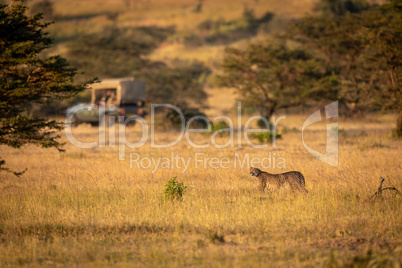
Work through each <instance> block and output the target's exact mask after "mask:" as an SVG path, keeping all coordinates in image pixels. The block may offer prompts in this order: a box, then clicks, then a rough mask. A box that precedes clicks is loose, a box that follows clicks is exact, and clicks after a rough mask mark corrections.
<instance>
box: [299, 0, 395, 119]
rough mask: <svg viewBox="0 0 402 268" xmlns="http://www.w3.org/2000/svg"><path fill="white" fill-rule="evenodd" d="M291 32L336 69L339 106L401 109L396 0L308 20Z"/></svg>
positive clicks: (361, 108) (357, 108)
mask: <svg viewBox="0 0 402 268" xmlns="http://www.w3.org/2000/svg"><path fill="white" fill-rule="evenodd" d="M324 2H325V1H324ZM295 29H296V31H295V32H293V35H294V36H297V37H298V38H299V40H303V41H304V43H305V44H307V45H309V46H310V48H312V49H314V50H317V51H320V53H321V54H322V55H324V57H325V59H326V63H327V65H329V66H331V67H332V68H333V69H334V70H336V74H337V75H338V77H339V79H340V80H341V84H342V86H341V87H339V88H338V93H337V94H336V95H337V98H338V99H339V100H340V102H341V103H344V104H345V105H346V106H348V107H353V108H354V110H355V111H356V110H365V109H377V110H383V111H395V112H400V111H401V110H402V93H401V80H402V79H401V77H402V76H401V74H402V71H401V64H402V4H401V3H400V1H396V0H391V1H389V2H388V3H387V4H384V5H382V6H379V7H372V8H370V9H368V10H365V11H362V12H360V13H353V14H352V13H349V12H346V13H340V14H336V16H331V17H328V16H317V17H308V18H305V19H302V20H301V21H299V22H297V24H296V28H295ZM300 37H302V38H300Z"/></svg>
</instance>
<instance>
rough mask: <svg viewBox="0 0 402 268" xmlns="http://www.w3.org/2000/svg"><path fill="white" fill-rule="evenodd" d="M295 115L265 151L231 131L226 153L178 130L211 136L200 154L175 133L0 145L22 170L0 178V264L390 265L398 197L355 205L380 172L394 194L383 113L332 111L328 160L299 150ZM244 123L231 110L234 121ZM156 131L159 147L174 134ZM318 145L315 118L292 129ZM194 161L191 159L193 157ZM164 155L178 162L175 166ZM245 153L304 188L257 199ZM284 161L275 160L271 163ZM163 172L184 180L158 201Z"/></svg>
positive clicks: (394, 258) (299, 119) (320, 131)
mask: <svg viewBox="0 0 402 268" xmlns="http://www.w3.org/2000/svg"><path fill="white" fill-rule="evenodd" d="M307 116H308V115H306V116H288V117H287V118H286V119H285V120H283V121H281V123H280V125H279V130H280V131H281V132H282V133H283V138H282V139H280V140H278V141H277V145H276V146H275V147H274V146H273V145H270V146H269V147H268V148H265V149H256V148H251V147H250V146H248V145H247V144H246V141H245V140H244V139H242V140H241V146H238V144H237V139H236V138H237V136H236V135H235V146H234V147H228V148H224V149H218V148H215V147H213V146H212V144H211V136H210V135H205V134H193V135H190V138H191V139H192V141H193V142H195V143H198V144H211V146H210V147H209V148H206V149H196V148H193V147H192V146H190V145H189V143H188V142H187V141H185V139H184V140H183V141H182V142H180V143H179V144H177V145H176V146H174V147H172V148H165V149H155V148H151V146H150V142H149V141H148V142H147V143H146V144H145V145H144V146H142V147H141V148H137V149H130V148H126V153H125V156H126V159H125V160H121V161H119V159H118V147H117V146H118V144H116V148H110V147H109V146H108V145H106V147H105V148H93V149H80V148H76V147H74V146H72V145H71V144H70V143H69V142H67V144H66V146H65V148H66V150H67V151H66V152H65V153H61V154H60V153H58V152H56V151H55V150H45V149H38V148H37V147H33V146H27V147H24V148H23V149H21V150H13V149H9V148H7V147H1V152H2V157H4V158H5V159H6V160H7V162H8V166H9V167H10V168H13V169H15V170H21V169H24V168H25V167H26V168H28V170H27V172H26V173H25V174H24V175H23V176H21V177H20V178H17V177H15V176H13V175H11V174H7V173H1V180H0V265H2V266H4V265H15V264H27V265H30V266H31V265H39V264H66V265H72V264H73V265H74V264H81V265H82V264H87V265H94V266H96V265H99V264H115V263H117V264H128V263H130V264H136V265H138V266H149V265H159V266H166V265H168V266H183V265H209V264H211V265H212V266H230V265H239V266H250V265H254V266H257V265H264V266H265V265H267V266H278V265H290V266H312V265H327V264H330V263H337V264H338V265H341V264H347V263H351V262H353V261H356V262H357V261H359V260H360V259H361V261H364V260H371V261H373V262H376V263H379V264H381V263H382V262H385V263H386V264H388V265H389V266H390V265H392V264H395V263H399V264H400V263H401V261H402V259H401V258H402V249H401V242H402V237H401V231H402V230H401V229H402V224H401V223H402V218H401V204H402V198H401V197H400V196H394V195H393V194H391V193H388V194H387V195H386V196H385V197H384V199H383V200H377V201H375V202H367V199H368V198H369V197H370V196H371V195H372V194H373V193H374V192H375V191H376V189H377V187H378V184H379V180H380V177H384V178H385V179H386V180H385V186H395V187H397V188H398V189H400V190H401V189H402V178H401V161H400V159H401V149H402V148H401V147H402V145H401V142H400V141H397V140H393V139H392V138H391V134H390V128H391V127H393V124H394V121H395V116H382V117H378V116H369V117H368V118H366V119H364V120H360V121H349V120H343V119H340V120H339V129H340V136H339V138H340V141H339V155H340V159H339V160H340V161H339V166H338V167H336V168H333V167H330V166H328V165H326V164H324V163H322V162H320V161H319V160H317V159H316V158H314V157H313V156H311V155H310V154H309V153H308V152H307V151H306V150H305V149H304V147H303V144H302V141H301V126H302V123H303V121H304V120H305V119H306V118H307ZM232 118H233V120H234V121H235V128H236V127H237V123H236V120H237V119H236V116H235V115H233V117H232ZM246 120H247V117H246V116H243V117H242V124H243V125H244V123H245V121H246ZM157 129H158V130H157V132H156V135H155V136H156V142H157V143H158V144H162V143H168V142H169V141H172V140H174V139H175V138H176V137H177V136H178V133H177V132H175V131H170V130H164V131H162V130H161V128H157ZM73 131H74V133H75V134H76V136H75V137H76V138H77V139H78V140H80V141H85V142H89V141H96V140H97V135H98V133H97V129H96V128H91V127H89V126H85V125H83V126H79V127H77V128H75V129H74V130H73ZM128 131H129V133H127V137H128V139H129V140H131V141H135V140H138V139H139V138H138V137H139V136H140V134H141V129H140V128H139V126H135V127H132V128H130V129H129V130H128ZM228 138H229V136H222V137H218V138H217V142H218V143H219V144H224V143H226V142H227V140H228ZM63 140H65V141H67V140H66V139H65V137H63ZM325 140H326V136H325V124H324V123H322V124H317V125H312V126H311V128H310V129H309V130H308V131H307V132H306V133H305V142H306V144H308V145H309V146H310V147H312V148H314V149H316V150H319V151H325ZM252 141H253V142H254V143H257V141H256V140H252ZM130 153H136V154H138V155H139V156H140V158H141V159H143V158H147V157H149V158H150V159H154V160H157V159H159V158H169V159H170V160H173V162H172V164H173V165H172V166H170V167H165V168H159V169H155V170H154V165H150V167H149V168H144V167H142V168H141V167H140V168H138V167H137V164H136V163H135V161H133V163H132V164H133V165H132V167H131V168H130ZM270 153H271V154H270ZM196 155H198V159H201V160H202V161H200V162H198V163H196V162H195V158H196V157H197V156H196ZM136 156H137V155H136ZM172 156H173V157H175V156H178V158H183V159H185V160H186V161H187V160H188V159H190V164H189V166H188V168H187V169H186V170H184V167H183V165H182V164H180V162H175V159H174V158H172ZM247 156H249V157H250V159H252V158H257V159H263V158H266V159H267V158H269V157H270V158H271V160H270V161H271V165H272V168H267V169H266V170H267V171H270V172H273V173H277V172H284V171H290V170H298V171H301V172H302V173H303V174H304V176H305V178H306V187H307V189H308V191H309V194H308V195H306V196H305V195H297V196H292V195H290V194H287V193H286V192H277V193H263V194H262V193H259V192H258V191H257V190H256V186H257V183H256V181H255V180H254V179H253V178H252V177H251V176H250V175H249V173H248V169H249V166H248V163H247V162H245V164H244V165H242V162H243V161H244V159H247ZM213 157H217V158H219V159H223V158H228V159H229V164H227V165H224V166H223V167H219V165H218V168H215V167H216V164H211V162H210V161H211V160H208V159H207V158H210V159H212V158H213ZM132 159H136V157H132ZM239 159H240V160H239ZM170 160H169V161H170ZM208 161H209V162H208ZM266 161H268V160H266ZM274 161H275V163H274ZM283 161H284V163H285V166H283V165H278V162H283ZM267 163H268V162H265V165H267ZM143 164H145V165H147V162H146V161H144V162H143ZM204 164H206V166H205V167H204ZM196 165H197V167H196ZM153 171H155V172H153ZM172 177H177V179H178V181H180V182H183V183H184V185H186V186H187V187H188V188H187V192H186V193H185V195H184V199H183V201H181V202H179V201H177V202H170V201H167V200H164V199H163V189H164V185H165V183H166V182H167V181H168V180H170V179H171V178H172ZM354 258H360V259H354Z"/></svg>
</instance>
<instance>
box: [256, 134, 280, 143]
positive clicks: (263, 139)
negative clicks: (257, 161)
mask: <svg viewBox="0 0 402 268" xmlns="http://www.w3.org/2000/svg"><path fill="white" fill-rule="evenodd" d="M251 137H252V138H253V139H257V140H258V141H259V142H260V143H271V142H273V140H274V139H280V138H282V135H281V134H278V133H275V134H274V133H273V132H259V133H253V134H251Z"/></svg>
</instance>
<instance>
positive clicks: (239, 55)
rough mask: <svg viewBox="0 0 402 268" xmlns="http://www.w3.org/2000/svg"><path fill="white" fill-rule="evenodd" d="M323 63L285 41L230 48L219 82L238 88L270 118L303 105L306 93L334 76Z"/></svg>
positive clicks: (221, 66) (225, 56) (218, 78)
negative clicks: (279, 110)
mask: <svg viewBox="0 0 402 268" xmlns="http://www.w3.org/2000/svg"><path fill="white" fill-rule="evenodd" d="M323 63H324V62H323V60H322V59H320V58H317V57H315V56H313V55H312V54H311V53H308V52H307V51H306V50H304V49H302V48H289V47H288V46H287V45H285V44H274V43H259V44H251V45H249V46H248V47H247V48H246V49H244V50H241V49H237V48H226V50H225V55H224V59H223V62H222V63H221V65H220V66H219V67H220V69H221V71H222V73H223V74H221V75H218V77H217V81H218V84H219V85H221V86H229V87H235V88H237V89H238V92H239V95H240V96H241V98H242V99H241V100H242V101H244V102H245V103H246V104H249V105H250V104H251V105H253V106H254V107H256V108H257V107H259V108H260V110H261V115H262V116H264V117H266V118H267V119H268V120H269V119H270V117H271V116H272V114H273V113H274V111H275V110H277V109H280V108H288V107H292V106H298V105H301V104H302V103H303V102H304V101H305V98H304V96H305V94H306V92H307V91H308V90H310V89H311V88H314V87H315V86H316V85H317V83H319V82H320V81H322V79H325V78H326V77H327V76H329V75H331V70H329V69H327V68H326V67H325V66H324V64H323ZM317 81H318V82H317Z"/></svg>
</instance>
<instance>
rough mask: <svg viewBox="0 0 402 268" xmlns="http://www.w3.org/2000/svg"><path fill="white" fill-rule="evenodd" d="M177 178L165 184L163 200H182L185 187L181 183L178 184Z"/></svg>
mask: <svg viewBox="0 0 402 268" xmlns="http://www.w3.org/2000/svg"><path fill="white" fill-rule="evenodd" d="M176 178H177V177H173V178H172V179H171V180H170V181H168V182H167V183H166V184H165V199H169V200H172V201H173V200H182V199H183V194H184V193H185V192H186V189H187V186H184V184H183V183H182V182H180V183H178V182H177V180H176Z"/></svg>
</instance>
